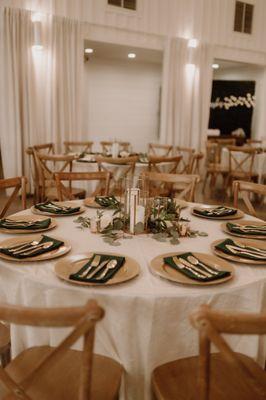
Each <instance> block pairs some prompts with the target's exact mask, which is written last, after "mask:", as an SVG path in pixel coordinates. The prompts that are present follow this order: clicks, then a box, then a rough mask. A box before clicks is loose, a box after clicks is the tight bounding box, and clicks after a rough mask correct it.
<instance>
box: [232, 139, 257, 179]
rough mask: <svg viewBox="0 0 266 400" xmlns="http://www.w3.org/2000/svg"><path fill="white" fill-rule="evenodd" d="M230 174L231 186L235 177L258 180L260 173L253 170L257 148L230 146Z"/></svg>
mask: <svg viewBox="0 0 266 400" xmlns="http://www.w3.org/2000/svg"><path fill="white" fill-rule="evenodd" d="M228 151H229V174H228V185H229V186H231V184H232V181H233V180H234V179H240V180H247V181H255V182H257V181H258V174H257V173H256V172H255V171H254V170H253V167H254V160H255V155H256V154H257V150H256V148H253V147H239V146H228Z"/></svg>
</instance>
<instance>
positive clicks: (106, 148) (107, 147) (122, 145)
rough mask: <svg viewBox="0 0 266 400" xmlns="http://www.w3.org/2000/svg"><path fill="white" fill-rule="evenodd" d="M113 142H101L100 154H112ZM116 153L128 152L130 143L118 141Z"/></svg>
mask: <svg viewBox="0 0 266 400" xmlns="http://www.w3.org/2000/svg"><path fill="white" fill-rule="evenodd" d="M113 143H114V142H111V141H101V142H100V145H101V146H102V152H103V153H104V154H106V153H111V152H112V146H113ZM117 143H118V151H119V152H120V151H129V148H130V142H122V141H118V142H117Z"/></svg>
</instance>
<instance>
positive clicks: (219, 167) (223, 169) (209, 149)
mask: <svg viewBox="0 0 266 400" xmlns="http://www.w3.org/2000/svg"><path fill="white" fill-rule="evenodd" d="M205 167H206V174H205V178H204V182H203V188H202V190H203V192H204V191H205V187H206V183H207V181H208V178H209V177H210V189H211V191H213V190H214V189H215V185H216V181H217V178H218V176H219V175H221V176H222V178H223V186H224V187H225V186H226V183H227V181H226V179H227V176H228V173H229V167H228V166H224V165H223V164H222V163H221V146H220V145H219V143H217V142H212V141H209V140H208V141H207V143H206V163H205Z"/></svg>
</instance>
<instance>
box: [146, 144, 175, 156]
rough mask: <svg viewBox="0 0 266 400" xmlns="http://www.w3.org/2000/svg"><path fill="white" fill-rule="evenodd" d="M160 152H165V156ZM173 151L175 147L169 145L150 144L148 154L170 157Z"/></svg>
mask: <svg viewBox="0 0 266 400" xmlns="http://www.w3.org/2000/svg"><path fill="white" fill-rule="evenodd" d="M158 150H159V151H160V150H162V151H164V153H163V154H161V153H160V154H159V152H158ZM172 150H173V146H172V145H169V144H159V143H149V145H148V153H149V154H150V155H154V156H157V157H168V156H169V155H170V153H171V151H172Z"/></svg>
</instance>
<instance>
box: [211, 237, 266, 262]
mask: <svg viewBox="0 0 266 400" xmlns="http://www.w3.org/2000/svg"><path fill="white" fill-rule="evenodd" d="M228 245H230V246H235V247H238V248H239V250H240V251H239V252H237V254H235V253H234V252H233V251H231V250H230V249H228V248H227V247H226V246H228ZM215 248H216V249H218V250H220V251H222V252H223V253H226V254H229V255H230V256H236V257H240V258H247V259H249V260H258V261H266V250H265V255H262V256H260V257H253V256H252V255H251V254H245V253H243V252H242V251H243V250H247V251H248V250H250V251H254V250H253V249H252V248H250V247H249V246H245V249H243V248H242V247H239V246H238V245H237V243H235V242H234V241H233V240H232V239H225V240H224V241H223V242H221V243H219V244H217V245H216V246H215ZM236 251H237V250H236Z"/></svg>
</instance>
